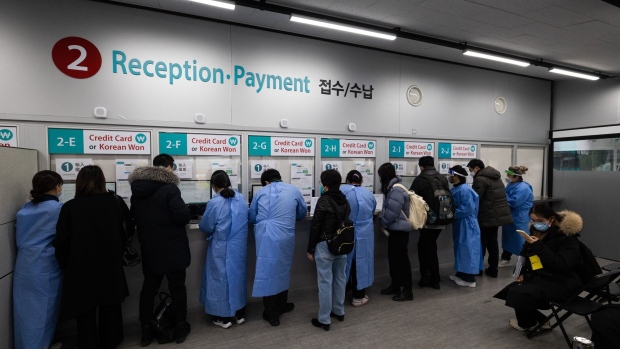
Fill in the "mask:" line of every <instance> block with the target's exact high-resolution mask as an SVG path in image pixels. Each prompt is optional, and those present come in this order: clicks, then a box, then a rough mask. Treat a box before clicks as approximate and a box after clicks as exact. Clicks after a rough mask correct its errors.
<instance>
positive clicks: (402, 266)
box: [388, 230, 413, 292]
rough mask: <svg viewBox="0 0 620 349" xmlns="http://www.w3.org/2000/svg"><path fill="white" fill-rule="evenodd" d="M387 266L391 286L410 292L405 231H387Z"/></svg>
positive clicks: (409, 263)
mask: <svg viewBox="0 0 620 349" xmlns="http://www.w3.org/2000/svg"><path fill="white" fill-rule="evenodd" d="M389 233H390V236H389V237H388V264H389V266H390V277H391V278H392V285H393V286H400V287H402V288H403V292H411V290H412V284H413V281H412V277H411V262H410V261H409V251H408V249H407V245H408V244H409V234H410V233H408V232H405V231H398V230H389Z"/></svg>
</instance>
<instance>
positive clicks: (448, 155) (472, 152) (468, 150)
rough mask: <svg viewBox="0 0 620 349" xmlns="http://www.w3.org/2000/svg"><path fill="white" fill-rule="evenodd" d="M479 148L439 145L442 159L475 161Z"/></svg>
mask: <svg viewBox="0 0 620 349" xmlns="http://www.w3.org/2000/svg"><path fill="white" fill-rule="evenodd" d="M477 148H478V146H477V145H476V144H453V143H439V156H438V157H439V158H440V159H475V158H476V153H477V150H478V149H477Z"/></svg>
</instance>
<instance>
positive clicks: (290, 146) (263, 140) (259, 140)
mask: <svg viewBox="0 0 620 349" xmlns="http://www.w3.org/2000/svg"><path fill="white" fill-rule="evenodd" d="M248 154H249V155H250V156H314V139H313V138H290V137H271V136H249V138H248Z"/></svg>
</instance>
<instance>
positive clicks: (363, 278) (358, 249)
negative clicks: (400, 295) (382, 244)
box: [340, 170, 377, 307]
mask: <svg viewBox="0 0 620 349" xmlns="http://www.w3.org/2000/svg"><path fill="white" fill-rule="evenodd" d="M346 181H347V184H345V185H341V186H340V191H342V193H343V194H344V195H345V196H346V197H347V201H348V202H349V206H350V207H351V215H350V216H349V219H351V221H353V225H354V227H355V248H354V249H353V252H351V253H349V254H348V255H347V280H350V282H351V289H352V290H353V301H352V305H353V306H354V307H359V306H362V305H364V304H366V303H368V299H369V298H368V295H367V294H366V288H367V287H370V286H371V285H372V283H373V281H374V278H375V272H374V270H375V225H374V223H373V217H374V213H375V208H376V207H377V200H376V199H375V196H374V195H373V194H372V193H371V192H370V190H368V189H366V188H363V187H362V186H361V185H362V182H363V178H362V174H361V173H360V172H359V171H357V170H352V171H350V172H349V173H348V174H347V177H346Z"/></svg>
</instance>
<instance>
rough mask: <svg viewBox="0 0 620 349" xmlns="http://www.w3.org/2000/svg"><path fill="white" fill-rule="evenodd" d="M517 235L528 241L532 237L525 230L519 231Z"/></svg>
mask: <svg viewBox="0 0 620 349" xmlns="http://www.w3.org/2000/svg"><path fill="white" fill-rule="evenodd" d="M517 233H519V235H521V236H522V237H523V238H524V239H526V240H527V239H528V238H529V237H530V234H528V233H526V232H524V231H523V230H519V229H517Z"/></svg>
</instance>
